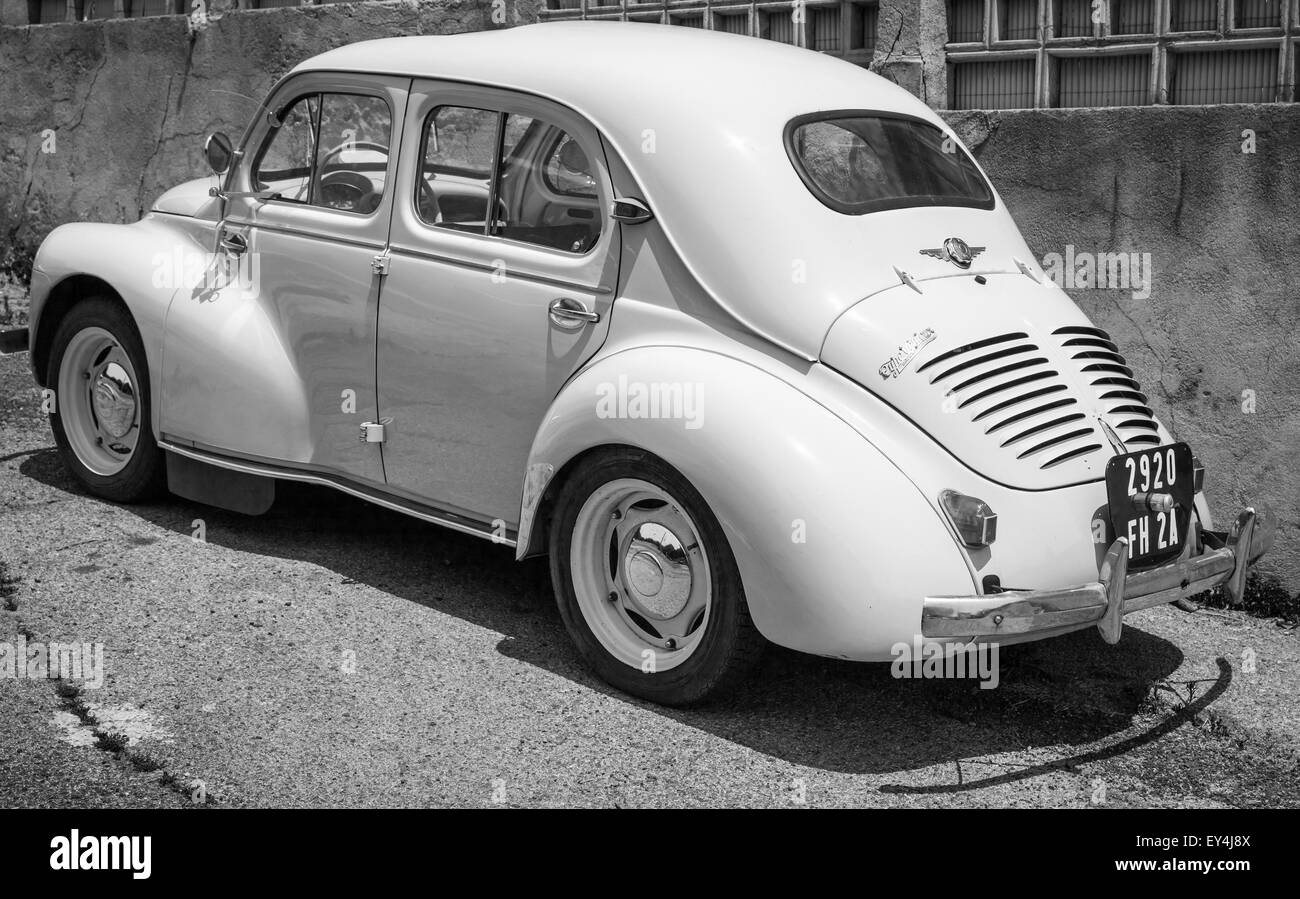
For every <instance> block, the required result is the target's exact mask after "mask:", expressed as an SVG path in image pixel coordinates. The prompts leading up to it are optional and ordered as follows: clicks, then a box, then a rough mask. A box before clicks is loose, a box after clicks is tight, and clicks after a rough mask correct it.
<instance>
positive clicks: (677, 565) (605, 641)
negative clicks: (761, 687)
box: [550, 450, 763, 705]
mask: <svg viewBox="0 0 1300 899" xmlns="http://www.w3.org/2000/svg"><path fill="white" fill-rule="evenodd" d="M550 557H551V577H552V580H553V582H554V586H555V595H556V599H557V602H558V603H559V607H560V615H561V617H562V618H563V619H564V624H565V627H566V628H567V629H568V631H569V634H570V636H572V638H573V640H574V642H575V643H576V644H577V646H578V650H579V651H580V652H581V654H582V656H583V658H584V659H585V660H586V661H587V663H588V664H589V665H591V667H592V668H594V669H595V671H596V673H597V674H599V675H600V676H601V677H602V678H604V679H605V680H606V681H608V682H609V683H611V684H613V685H614V686H615V687H618V688H619V689H620V690H623V691H625V692H627V693H631V694H632V695H634V696H640V697H642V698H644V699H649V700H651V701H653V702H658V703H662V704H665V705H688V704H691V703H696V702H700V701H702V700H705V699H707V698H710V697H712V696H715V695H717V694H719V693H721V692H723V691H725V690H727V689H729V688H730V687H732V686H734V685H735V684H736V683H737V682H738V681H740V680H741V679H742V678H743V677H744V675H745V674H746V673H747V672H748V670H749V669H750V668H751V667H752V666H753V664H754V663H755V662H756V661H757V659H758V657H759V655H760V653H761V651H762V648H763V639H762V637H761V636H760V635H759V634H758V631H757V630H756V629H755V628H754V625H753V622H752V621H751V620H750V617H749V609H748V606H747V605H746V603H745V594H744V590H743V588H742V586H741V582H740V573H739V571H738V569H737V567H736V560H735V557H734V556H733V555H732V553H731V547H730V546H729V545H728V543H727V540H726V537H725V536H724V534H723V533H722V528H721V526H720V525H719V524H718V522H717V519H716V518H714V516H713V513H712V512H711V511H710V510H709V508H708V506H707V505H706V504H705V502H704V500H703V498H702V497H701V496H700V495H699V493H698V492H697V491H696V490H695V488H694V487H692V486H691V484H690V483H689V482H688V481H687V480H686V479H685V478H684V477H682V475H681V474H680V473H678V472H677V471H676V470H675V469H674V468H672V467H671V466H670V465H668V464H667V463H666V462H664V461H663V460H661V459H659V458H657V457H656V456H653V455H651V454H649V453H644V452H640V451H634V450H616V451H610V452H608V453H605V454H602V455H600V456H598V457H595V458H593V459H590V460H588V461H587V462H585V463H583V464H582V467H581V468H580V469H579V470H578V471H577V472H575V473H574V475H573V476H572V477H571V478H570V479H569V481H568V483H567V484H566V485H565V487H564V490H563V492H562V493H561V495H560V499H559V502H558V505H557V507H556V514H555V519H554V522H553V524H552V527H551V534H550Z"/></svg>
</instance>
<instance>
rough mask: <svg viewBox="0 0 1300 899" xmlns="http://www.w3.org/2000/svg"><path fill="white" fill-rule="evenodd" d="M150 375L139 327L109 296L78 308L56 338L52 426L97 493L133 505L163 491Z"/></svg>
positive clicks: (71, 463)
mask: <svg viewBox="0 0 1300 899" xmlns="http://www.w3.org/2000/svg"><path fill="white" fill-rule="evenodd" d="M148 373H149V369H148V366H147V364H146V361H145V355H144V346H143V344H142V343H141V341H140V335H139V333H138V332H137V331H136V327H135V323H134V322H133V321H132V320H131V317H130V315H128V314H127V312H126V310H125V309H123V308H122V307H121V305H119V304H118V303H115V302H113V301H112V300H110V299H107V298H105V297H92V298H90V299H86V300H83V301H82V302H80V303H78V304H77V305H76V306H74V307H73V308H72V310H71V311H70V312H69V313H68V314H67V315H66V316H65V317H64V319H63V321H62V322H61V323H60V324H59V328H58V330H57V331H56V332H55V334H54V343H53V345H52V347H51V349H50V361H49V368H48V370H47V372H46V383H47V384H51V385H53V386H54V388H55V391H56V392H55V404H54V410H53V411H52V412H51V414H50V427H51V428H52V430H53V431H54V440H55V443H57V444H58V447H59V451H60V453H61V454H62V455H63V461H64V463H65V464H66V465H67V466H68V468H69V469H70V470H71V471H72V473H73V474H74V475H75V476H76V477H77V479H78V480H79V481H81V482H82V483H83V484H85V485H86V488H87V489H88V490H90V492H91V493H94V494H96V495H97V496H102V497H104V498H105V499H110V500H114V501H115V502H125V503H129V502H135V501H137V500H142V499H147V498H149V497H152V496H156V495H157V494H159V493H161V492H162V489H163V485H164V472H163V457H162V451H161V450H160V449H159V448H158V444H157V443H156V442H155V441H154V439H153V431H152V426H151V423H150V413H149V383H148Z"/></svg>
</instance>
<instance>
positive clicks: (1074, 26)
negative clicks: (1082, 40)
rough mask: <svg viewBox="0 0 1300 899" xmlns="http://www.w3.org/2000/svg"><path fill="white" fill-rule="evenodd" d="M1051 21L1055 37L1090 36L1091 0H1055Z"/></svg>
mask: <svg viewBox="0 0 1300 899" xmlns="http://www.w3.org/2000/svg"><path fill="white" fill-rule="evenodd" d="M1053 22H1054V23H1055V28H1054V31H1053V34H1054V35H1055V36H1056V37H1092V2H1091V0H1056V8H1055V10H1053Z"/></svg>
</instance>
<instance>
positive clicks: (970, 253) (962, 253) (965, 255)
mask: <svg viewBox="0 0 1300 899" xmlns="http://www.w3.org/2000/svg"><path fill="white" fill-rule="evenodd" d="M985 249H986V248H985V247H972V246H971V245H970V244H968V243H966V241H964V240H962V239H961V238H960V237H950V238H948V239H947V240H945V241H944V242H943V246H941V247H935V248H934V249H932V250H921V255H922V256H933V257H934V258H935V259H940V260H944V261H947V262H951V263H952V264H953V265H955V266H957V267H958V268H970V264H971V262H973V261H974V260H975V257H976V256H978V255H979V254H980V253H983V252H984V250H985Z"/></svg>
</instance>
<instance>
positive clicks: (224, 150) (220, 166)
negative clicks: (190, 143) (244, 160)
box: [203, 131, 235, 175]
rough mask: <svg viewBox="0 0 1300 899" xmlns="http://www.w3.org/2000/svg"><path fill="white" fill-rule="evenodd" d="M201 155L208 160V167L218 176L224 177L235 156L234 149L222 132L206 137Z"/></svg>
mask: <svg viewBox="0 0 1300 899" xmlns="http://www.w3.org/2000/svg"><path fill="white" fill-rule="evenodd" d="M203 155H204V156H206V157H207V158H208V165H209V166H211V167H212V171H213V172H215V173H216V174H218V175H224V174H225V173H226V172H227V171H229V169H230V161H231V160H232V159H233V158H234V156H235V148H234V146H233V145H232V144H231V143H230V138H228V137H226V135H225V133H224V132H221V131H217V132H214V133H212V134H210V135H208V139H207V140H206V141H204V142H203Z"/></svg>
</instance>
